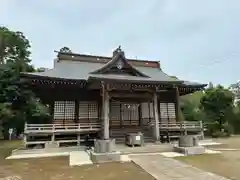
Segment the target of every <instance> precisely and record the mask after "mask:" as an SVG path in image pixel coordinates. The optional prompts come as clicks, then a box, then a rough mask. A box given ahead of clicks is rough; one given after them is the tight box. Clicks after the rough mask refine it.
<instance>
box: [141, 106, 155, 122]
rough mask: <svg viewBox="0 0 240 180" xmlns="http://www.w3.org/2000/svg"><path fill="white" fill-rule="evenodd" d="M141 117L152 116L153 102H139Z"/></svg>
mask: <svg viewBox="0 0 240 180" xmlns="http://www.w3.org/2000/svg"><path fill="white" fill-rule="evenodd" d="M141 111H142V118H149V119H151V118H153V117H154V113H153V103H152V102H151V103H149V102H144V103H142V104H141Z"/></svg>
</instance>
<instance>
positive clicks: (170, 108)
mask: <svg viewBox="0 0 240 180" xmlns="http://www.w3.org/2000/svg"><path fill="white" fill-rule="evenodd" d="M160 115H161V121H162V122H166V121H172V120H176V111H175V103H163V102H162V103H160Z"/></svg>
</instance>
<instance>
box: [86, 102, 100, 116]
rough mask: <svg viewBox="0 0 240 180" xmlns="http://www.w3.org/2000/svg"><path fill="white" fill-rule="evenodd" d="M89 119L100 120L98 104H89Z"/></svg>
mask: <svg viewBox="0 0 240 180" xmlns="http://www.w3.org/2000/svg"><path fill="white" fill-rule="evenodd" d="M88 112H89V115H88V117H89V118H98V104H97V103H96V102H91V103H89V104H88Z"/></svg>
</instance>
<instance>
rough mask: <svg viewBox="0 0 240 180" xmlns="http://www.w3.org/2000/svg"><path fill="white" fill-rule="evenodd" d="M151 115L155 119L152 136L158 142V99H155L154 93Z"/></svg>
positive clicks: (155, 94)
mask: <svg viewBox="0 0 240 180" xmlns="http://www.w3.org/2000/svg"><path fill="white" fill-rule="evenodd" d="M153 114H154V118H155V125H154V136H155V140H156V141H158V140H159V139H160V129H159V116H158V98H157V93H156V92H154V94H153Z"/></svg>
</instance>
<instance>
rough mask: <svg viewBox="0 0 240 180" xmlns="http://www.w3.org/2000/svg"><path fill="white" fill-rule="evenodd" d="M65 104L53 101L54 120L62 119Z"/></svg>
mask: <svg viewBox="0 0 240 180" xmlns="http://www.w3.org/2000/svg"><path fill="white" fill-rule="evenodd" d="M64 109H65V103H64V101H55V102H54V113H53V118H54V119H64V112H65V110H64Z"/></svg>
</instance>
